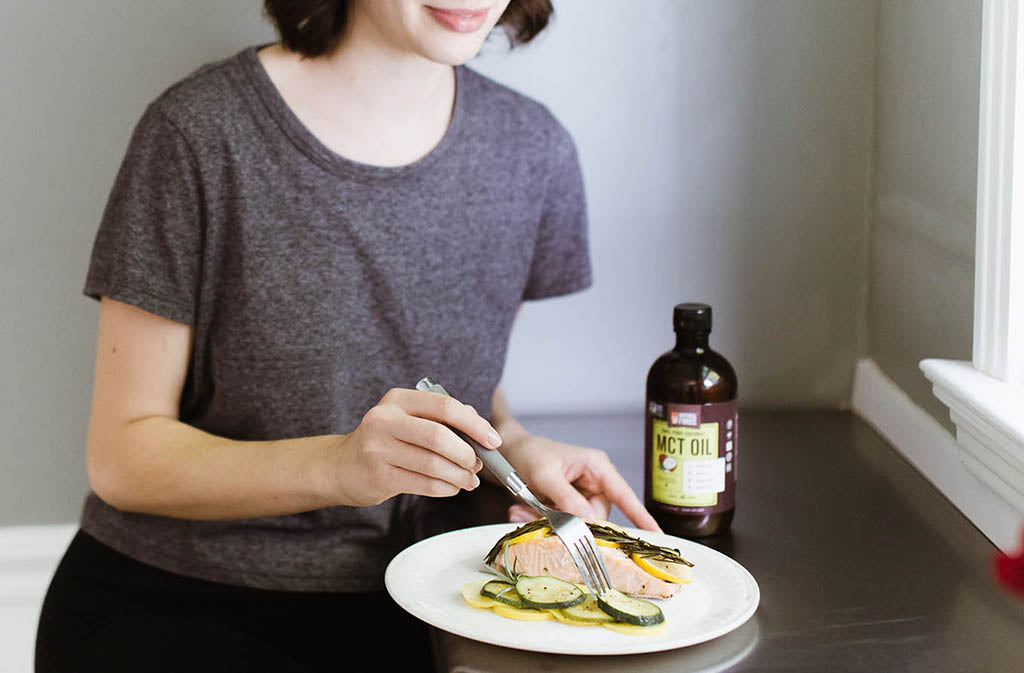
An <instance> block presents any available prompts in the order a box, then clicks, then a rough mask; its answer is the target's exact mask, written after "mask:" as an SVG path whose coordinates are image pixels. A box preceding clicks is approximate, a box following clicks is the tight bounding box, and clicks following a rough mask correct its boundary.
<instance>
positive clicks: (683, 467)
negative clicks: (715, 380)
mask: <svg viewBox="0 0 1024 673" xmlns="http://www.w3.org/2000/svg"><path fill="white" fill-rule="evenodd" d="M647 417H648V423H649V424H650V427H649V433H648V437H649V438H650V446H649V447H648V451H649V452H650V462H649V463H648V464H649V466H650V467H649V469H650V475H649V476H650V485H651V496H652V498H653V499H654V500H655V501H657V502H660V503H663V504H666V505H674V506H676V507H679V508H683V511H686V512H694V513H696V512H699V513H702V514H712V513H715V512H719V511H725V510H728V509H730V508H732V507H733V505H734V502H735V484H736V448H737V441H736V440H737V432H738V427H737V422H738V420H739V419H738V418H737V416H736V403H735V401H732V402H720V403H713V404H661V403H658V402H651V403H650V405H649V408H648V410H647Z"/></svg>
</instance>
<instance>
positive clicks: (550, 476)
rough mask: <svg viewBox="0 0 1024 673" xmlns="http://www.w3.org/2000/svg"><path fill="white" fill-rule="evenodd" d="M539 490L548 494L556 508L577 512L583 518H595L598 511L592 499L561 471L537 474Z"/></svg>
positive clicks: (572, 512) (571, 512)
mask: <svg viewBox="0 0 1024 673" xmlns="http://www.w3.org/2000/svg"><path fill="white" fill-rule="evenodd" d="M535 479H536V482H537V483H536V487H537V490H538V491H540V492H541V493H543V494H544V495H546V496H547V497H548V498H549V499H550V500H551V501H552V502H553V503H554V505H555V509H560V510H562V511H563V512H569V513H570V514H575V515H576V516H578V517H581V518H583V519H595V518H597V517H596V516H595V514H596V512H595V511H594V509H593V508H592V507H591V505H590V501H589V500H587V499H586V498H585V497H583V494H582V493H580V492H579V491H577V490H576V488H575V487H574V486H573V485H572V484H570V483H569V481H568V480H567V479H566V478H565V475H563V474H562V473H561V472H560V471H557V470H550V471H547V470H546V471H543V472H541V473H539V474H537V476H536V478H535Z"/></svg>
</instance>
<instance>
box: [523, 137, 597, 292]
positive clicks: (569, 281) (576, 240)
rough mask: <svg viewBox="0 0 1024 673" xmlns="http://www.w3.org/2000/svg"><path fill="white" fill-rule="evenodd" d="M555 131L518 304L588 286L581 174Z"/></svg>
mask: <svg viewBox="0 0 1024 673" xmlns="http://www.w3.org/2000/svg"><path fill="white" fill-rule="evenodd" d="M557 129H558V133H557V135H556V137H555V139H554V142H553V143H552V146H551V152H552V162H551V168H550V169H549V171H548V175H547V184H546V185H545V196H544V201H543V206H542V210H541V219H540V226H539V228H538V231H537V240H536V243H535V246H534V251H533V262H532V264H531V266H530V275H529V277H528V279H527V282H526V287H525V288H524V290H523V299H524V300H527V299H543V298H545V297H554V296H557V295H563V294H569V293H571V292H577V291H579V290H583V289H585V288H587V287H589V286H590V284H591V282H592V274H591V266H590V250H589V247H588V238H587V204H586V198H585V194H584V189H583V174H582V171H581V170H580V165H579V158H578V156H577V152H576V144H575V143H574V142H573V139H572V137H571V136H570V135H569V133H568V132H567V131H566V130H565V129H564V128H563V127H561V126H558V127H557Z"/></svg>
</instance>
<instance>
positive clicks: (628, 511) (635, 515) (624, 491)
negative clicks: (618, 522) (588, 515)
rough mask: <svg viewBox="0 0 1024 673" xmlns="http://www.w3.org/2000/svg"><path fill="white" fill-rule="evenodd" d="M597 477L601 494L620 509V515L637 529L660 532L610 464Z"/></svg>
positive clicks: (655, 523) (658, 527)
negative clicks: (600, 486) (623, 515)
mask: <svg viewBox="0 0 1024 673" xmlns="http://www.w3.org/2000/svg"><path fill="white" fill-rule="evenodd" d="M598 476H599V480H600V483H601V485H602V488H601V492H602V493H603V494H604V496H605V497H606V498H607V499H608V500H609V501H611V502H612V503H614V504H615V505H616V506H617V507H618V508H619V509H621V510H622V513H623V514H625V515H626V517H628V518H629V520H630V521H632V522H633V524H634V525H636V527H637V528H642V529H644V530H649V531H654V532H656V533H660V532H661V527H660V526H659V525H658V522H657V521H655V520H654V517H653V516H651V513H650V512H648V511H647V508H646V507H644V505H643V503H642V502H640V499H639V498H638V497H637V495H636V493H635V492H634V491H633V489H632V488H630V486H629V484H628V483H626V480H625V479H623V478H622V475H621V474H619V472H618V470H616V469H615V467H614V466H613V465H612V464H611V463H608V466H607V468H606V469H604V470H602V471H601V472H600V473H599V475H598Z"/></svg>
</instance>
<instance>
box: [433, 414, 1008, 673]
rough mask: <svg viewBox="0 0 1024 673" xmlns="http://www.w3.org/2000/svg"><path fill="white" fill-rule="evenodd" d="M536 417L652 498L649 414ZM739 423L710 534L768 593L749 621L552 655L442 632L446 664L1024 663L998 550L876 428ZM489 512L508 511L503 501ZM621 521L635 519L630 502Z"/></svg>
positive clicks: (859, 666) (926, 666)
mask: <svg viewBox="0 0 1024 673" xmlns="http://www.w3.org/2000/svg"><path fill="white" fill-rule="evenodd" d="M524 423H525V424H526V426H527V427H528V428H529V429H530V430H531V431H533V432H536V433H538V434H544V435H546V436H549V437H553V438H555V439H559V440H562V441H567V442H573V443H576V444H582V445H588V446H594V447H597V448H601V449H604V450H605V451H607V452H608V453H609V454H611V456H612V458H613V459H614V461H615V463H616V465H618V467H619V470H620V471H621V472H622V473H623V475H624V476H625V477H626V479H627V480H628V481H629V482H630V484H631V485H633V487H634V488H635V489H637V491H638V492H641V489H642V484H643V475H642V454H641V449H640V446H641V442H642V437H643V433H642V428H643V421H642V417H640V416H636V415H625V416H605V417H582V416H575V417H545V418H526V419H524ZM740 431H741V434H740V444H739V451H740V454H739V460H740V463H739V474H740V482H739V486H738V498H737V508H736V518H735V520H734V522H733V527H732V531H731V533H729V534H728V535H726V536H723V537H720V538H713V539H708V540H705V541H704V543H705V544H707V545H708V546H711V547H713V548H715V549H717V550H719V551H721V552H723V553H725V554H727V555H729V556H731V557H732V558H734V559H736V560H737V561H738V562H739V563H741V564H742V565H743V566H744V567H746V568H747V569H748V570H749V571H750V572H751V574H752V575H753V576H754V577H755V579H756V580H757V582H758V585H759V586H760V589H761V602H760V606H759V608H758V610H757V612H756V613H755V615H754V616H753V617H752V618H751V619H750V621H748V622H747V623H746V624H745V625H744V626H742V627H740V628H739V629H737V630H735V631H733V632H732V633H730V634H727V635H725V636H723V637H721V638H718V639H716V640H713V641H710V642H708V643H704V644H701V645H696V646H692V647H687V648H682V649H678V650H672V651H667V652H659V653H653V654H645V655H629V656H618V657H614V656H613V657H608V656H605V657H592V656H566V655H552V654H538V653H534V652H527V651H521V650H514V649H509V648H503V647H497V646H493V645H488V644H485V643H480V642H476V641H472V640H468V639H465V638H461V637H458V636H454V635H452V634H449V633H446V632H444V631H440V630H435V631H434V638H435V644H436V647H437V663H438V666H439V668H440V670H441V671H444V672H445V673H447V672H455V671H458V672H462V673H469V672H475V671H479V672H481V673H506V672H507V673H512V672H513V671H515V672H516V673H520V672H523V671H565V672H572V671H581V672H582V671H587V672H588V673H598V672H602V671H643V672H644V673H656V672H660V671H674V672H688V671H759V672H767V671H828V672H836V673H840V672H846V671H849V672H854V671H872V672H875V671H884V672H893V671H922V672H924V671H927V672H929V673H937V672H941V671H965V672H974V671H978V672H980V671H986V672H995V671H1007V672H1010V671H1013V672H1021V671H1024V601H1022V600H1020V599H1014V598H1011V597H1010V596H1009V595H1007V594H1006V593H1005V592H1004V591H1003V590H1002V589H1001V588H1000V587H998V586H997V585H996V584H995V582H994V581H993V579H992V573H991V563H992V555H993V553H994V551H995V549H994V547H993V546H992V545H991V543H989V541H988V540H987V539H986V538H985V537H984V536H983V535H982V534H981V533H980V532H978V530H977V529H976V528H975V527H974V526H973V525H971V523H970V522H969V521H967V519H965V518H964V517H963V516H962V515H961V514H960V513H959V511H957V510H956V509H955V508H954V507H953V506H952V505H950V504H949V502H948V501H947V500H946V499H945V498H944V497H943V496H942V495H941V494H940V493H938V492H937V491H936V490H935V489H934V488H933V487H932V486H931V484H930V483H928V482H927V481H926V480H925V479H924V478H923V477H922V476H921V475H920V474H919V473H918V472H917V471H915V470H914V469H913V468H912V467H911V466H910V465H909V464H908V463H907V462H906V461H905V460H903V459H902V458H901V457H900V456H899V454H897V453H896V452H895V451H894V450H893V449H892V448H891V447H890V446H889V445H888V444H887V443H885V441H884V440H882V439H881V438H880V437H879V436H878V435H877V434H876V433H875V432H874V431H873V430H872V429H871V428H870V427H868V426H867V425H865V424H864V423H863V422H862V421H860V420H859V419H857V418H856V417H854V416H852V415H851V414H849V413H846V412H839V411H836V412H829V411H809V412H759V413H745V414H741V422H740ZM491 495H493V493H492V494H491ZM479 497H485V496H483V495H481V496H479ZM486 497H490V496H486ZM460 507H461V506H460ZM467 511H468V510H467V509H466V508H464V507H463V508H462V509H460V510H459V514H458V515H456V516H465V512H467ZM474 511H476V512H477V514H479V515H480V518H481V519H482V520H485V521H486V520H496V519H495V517H500V513H501V508H500V504H499V505H495V506H494V507H492V508H491V509H490V510H487V509H486V508H483V509H478V510H474ZM481 512H482V513H483V514H480V513H481ZM1022 519H1024V517H1022ZM433 520H434V521H437V520H438V519H436V518H434V519H433ZM612 520H614V521H617V522H619V523H624V524H626V523H629V522H628V521H626V520H625V519H624V518H623V517H622V515H621V513H619V512H617V511H616V512H615V513H614V514H613V515H612ZM466 523H469V522H468V521H467V522H466ZM1022 524H1024V520H1022ZM427 532H429V531H427Z"/></svg>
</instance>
